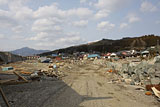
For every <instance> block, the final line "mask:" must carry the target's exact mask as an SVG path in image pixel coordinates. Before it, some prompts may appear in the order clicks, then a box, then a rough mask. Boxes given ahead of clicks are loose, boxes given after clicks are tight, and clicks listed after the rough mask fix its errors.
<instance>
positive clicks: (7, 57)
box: [0, 52, 25, 64]
mask: <svg viewBox="0 0 160 107" xmlns="http://www.w3.org/2000/svg"><path fill="white" fill-rule="evenodd" d="M23 60H25V58H23V57H22V56H19V55H14V54H11V53H10V52H0V64H3V63H10V62H17V61H23Z"/></svg>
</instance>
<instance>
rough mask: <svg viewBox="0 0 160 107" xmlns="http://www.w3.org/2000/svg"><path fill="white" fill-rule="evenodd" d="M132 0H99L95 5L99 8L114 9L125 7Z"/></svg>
mask: <svg viewBox="0 0 160 107" xmlns="http://www.w3.org/2000/svg"><path fill="white" fill-rule="evenodd" d="M129 1H130V0H98V2H97V3H96V4H95V6H96V7H97V8H99V9H107V10H109V11H113V10H116V9H119V8H121V7H124V6H125V5H126V4H127V3H128V2H129Z"/></svg>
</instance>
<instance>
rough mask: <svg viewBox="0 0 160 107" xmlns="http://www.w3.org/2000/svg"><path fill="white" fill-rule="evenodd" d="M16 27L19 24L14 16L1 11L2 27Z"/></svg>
mask: <svg viewBox="0 0 160 107" xmlns="http://www.w3.org/2000/svg"><path fill="white" fill-rule="evenodd" d="M15 25H17V22H16V20H15V19H14V18H13V16H12V14H11V13H10V12H9V11H5V10H0V27H2V28H8V27H12V26H15Z"/></svg>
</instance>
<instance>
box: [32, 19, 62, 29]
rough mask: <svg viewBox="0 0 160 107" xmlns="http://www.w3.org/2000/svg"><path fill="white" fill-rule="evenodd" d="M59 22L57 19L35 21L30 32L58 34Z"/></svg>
mask: <svg viewBox="0 0 160 107" xmlns="http://www.w3.org/2000/svg"><path fill="white" fill-rule="evenodd" d="M59 23H61V20H59V19H57V18H48V19H46V18H44V19H37V20H36V21H35V22H34V23H33V25H32V31H35V32H53V31H56V32H60V31H62V28H61V27H60V26H59V25H58V24H59Z"/></svg>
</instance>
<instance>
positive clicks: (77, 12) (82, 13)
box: [34, 3, 93, 18]
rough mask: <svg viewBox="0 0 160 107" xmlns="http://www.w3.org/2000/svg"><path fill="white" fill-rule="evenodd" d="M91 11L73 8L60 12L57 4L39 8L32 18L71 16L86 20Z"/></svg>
mask: <svg viewBox="0 0 160 107" xmlns="http://www.w3.org/2000/svg"><path fill="white" fill-rule="evenodd" d="M92 13H93V12H92V11H91V10H89V9H88V8H73V9H69V10H61V9H59V8H58V5H57V4H55V3H54V4H52V5H50V6H43V7H40V8H39V9H38V10H37V11H35V12H34V17H36V18H42V17H58V18H68V17H71V16H77V17H79V18H86V17H89V16H91V15H92Z"/></svg>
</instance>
